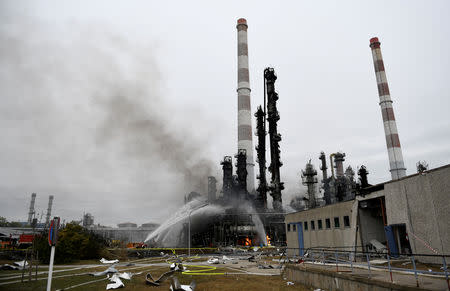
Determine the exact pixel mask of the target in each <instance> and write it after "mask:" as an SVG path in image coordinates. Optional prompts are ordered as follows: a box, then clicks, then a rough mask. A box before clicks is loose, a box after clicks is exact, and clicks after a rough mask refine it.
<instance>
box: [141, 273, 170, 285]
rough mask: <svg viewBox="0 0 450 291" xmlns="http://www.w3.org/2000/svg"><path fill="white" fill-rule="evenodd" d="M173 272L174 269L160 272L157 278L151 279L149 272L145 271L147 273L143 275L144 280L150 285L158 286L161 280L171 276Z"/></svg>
mask: <svg viewBox="0 0 450 291" xmlns="http://www.w3.org/2000/svg"><path fill="white" fill-rule="evenodd" d="M174 273H175V270H171V271H168V272H165V273H164V274H162V275H161V276H160V277H159V278H158V279H156V280H155V279H153V277H152V275H151V274H150V273H147V275H146V276H145V282H146V283H147V284H148V285H152V286H159V285H161V283H162V282H164V281H166V280H167V279H168V278H169V277H170V276H172V275H173V274H174Z"/></svg>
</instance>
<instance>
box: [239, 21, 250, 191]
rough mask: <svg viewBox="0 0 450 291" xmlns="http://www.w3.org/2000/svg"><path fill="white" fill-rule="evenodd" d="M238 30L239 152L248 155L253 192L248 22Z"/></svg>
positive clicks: (248, 179) (248, 181) (248, 169)
mask: <svg viewBox="0 0 450 291" xmlns="http://www.w3.org/2000/svg"><path fill="white" fill-rule="evenodd" d="M236 28H237V32H238V88H237V93H238V151H239V150H240V149H245V151H246V153H247V174H248V175H247V190H248V192H253V190H254V189H255V173H254V167H255V164H254V163H253V134H252V117H251V104H250V91H251V90H250V79H249V70H248V44H247V28H248V26H247V20H245V19H244V18H239V19H238V21H237V25H236Z"/></svg>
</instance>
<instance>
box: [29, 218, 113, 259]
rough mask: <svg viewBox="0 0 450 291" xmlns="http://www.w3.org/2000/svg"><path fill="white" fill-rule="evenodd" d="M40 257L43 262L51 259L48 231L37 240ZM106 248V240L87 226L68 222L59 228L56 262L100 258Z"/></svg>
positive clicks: (36, 244)
mask: <svg viewBox="0 0 450 291" xmlns="http://www.w3.org/2000/svg"><path fill="white" fill-rule="evenodd" d="M35 246H36V249H37V250H38V251H39V258H40V260H41V261H42V262H43V263H48V262H49V260H50V246H49V245H48V231H46V232H44V233H42V234H41V235H40V236H38V237H37V238H36V240H35ZM104 248H105V241H104V240H103V239H102V238H101V237H99V236H98V235H96V234H94V233H93V232H90V231H88V230H86V229H85V228H83V227H81V226H79V225H77V224H72V223H68V224H67V225H66V226H65V227H64V228H63V229H60V230H59V233H58V243H57V245H56V252H55V262H56V263H70V262H73V261H75V260H84V259H98V258H99V257H100V256H101V253H102V252H103V250H104Z"/></svg>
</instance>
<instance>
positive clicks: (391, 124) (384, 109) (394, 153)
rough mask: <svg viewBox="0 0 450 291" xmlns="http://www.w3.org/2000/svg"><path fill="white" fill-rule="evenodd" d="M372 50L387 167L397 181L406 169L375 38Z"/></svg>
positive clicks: (371, 44) (375, 38) (371, 45)
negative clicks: (387, 158)
mask: <svg viewBox="0 0 450 291" xmlns="http://www.w3.org/2000/svg"><path fill="white" fill-rule="evenodd" d="M370 48H371V49H372V57H373V64H374V67H375V75H376V78H377V85H378V95H379V96H380V106H381V114H382V116H383V123H384V133H385V135H386V145H387V150H388V156H389V165H390V169H391V170H390V171H391V176H392V180H397V179H400V178H402V177H404V176H405V175H406V168H405V165H404V163H403V155H402V148H401V146H400V138H399V136H398V131H397V124H396V123H395V117H394V109H393V107H392V100H391V95H390V93H389V86H388V83H387V79H386V72H385V71H384V63H383V57H382V55H381V49H380V42H379V40H378V38H377V37H374V38H371V39H370Z"/></svg>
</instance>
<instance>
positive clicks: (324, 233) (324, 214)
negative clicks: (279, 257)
mask: <svg viewBox="0 0 450 291" xmlns="http://www.w3.org/2000/svg"><path fill="white" fill-rule="evenodd" d="M354 203H357V202H355V201H354V200H353V201H346V202H341V203H337V204H332V205H327V206H323V207H318V208H314V209H309V210H306V211H300V212H296V213H290V214H287V215H286V217H285V223H286V224H293V223H298V222H301V223H302V227H303V243H304V248H310V247H342V246H348V247H349V248H350V247H351V246H352V245H353V243H354V239H355V231H356V223H354V221H353V220H354V219H355V217H356V216H353V210H352V208H353V205H354ZM344 216H349V219H350V227H345V226H344ZM334 217H339V222H340V226H339V227H338V228H336V227H334ZM326 218H329V219H330V222H331V228H330V229H327V228H326V222H325V219H326ZM319 219H321V220H322V229H321V230H319V229H318V220H319ZM311 220H313V221H314V222H315V230H312V229H311ZM305 221H307V222H308V230H305V229H304V222H305ZM298 231H299V230H298V229H296V231H293V227H292V225H291V229H290V231H287V230H286V241H287V246H288V248H291V249H298V248H299V243H298ZM288 253H289V255H293V250H289V251H288ZM296 254H298V253H296Z"/></svg>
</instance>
